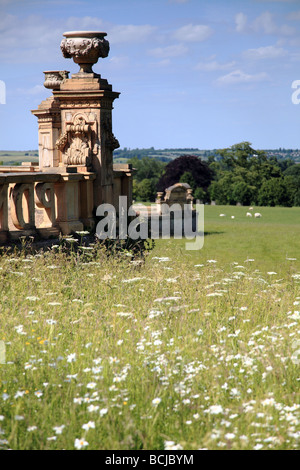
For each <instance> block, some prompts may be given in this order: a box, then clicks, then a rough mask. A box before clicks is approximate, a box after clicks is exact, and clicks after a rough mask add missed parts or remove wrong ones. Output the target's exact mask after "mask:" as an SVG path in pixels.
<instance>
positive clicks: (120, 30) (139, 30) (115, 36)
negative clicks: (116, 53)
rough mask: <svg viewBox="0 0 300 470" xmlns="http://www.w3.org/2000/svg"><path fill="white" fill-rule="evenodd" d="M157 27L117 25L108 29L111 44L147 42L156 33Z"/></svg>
mask: <svg viewBox="0 0 300 470" xmlns="http://www.w3.org/2000/svg"><path fill="white" fill-rule="evenodd" d="M156 29H157V27H156V26H151V25H149V24H146V25H138V26H137V25H132V24H129V25H116V26H112V27H111V28H109V29H108V32H109V42H110V43H111V44H117V43H124V42H135V43H140V42H142V41H145V40H146V39H148V38H149V36H151V34H153V33H154V32H155V31H156Z"/></svg>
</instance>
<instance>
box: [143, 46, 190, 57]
mask: <svg viewBox="0 0 300 470" xmlns="http://www.w3.org/2000/svg"><path fill="white" fill-rule="evenodd" d="M187 52H188V48H187V47H186V46H184V45H183V44H174V45H172V46H166V47H156V48H155V49H151V50H150V51H149V54H150V55H152V56H154V57H157V58H158V59H168V58H170V57H178V56H181V55H184V54H186V53H187Z"/></svg>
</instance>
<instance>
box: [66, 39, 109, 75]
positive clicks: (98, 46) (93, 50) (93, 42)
mask: <svg viewBox="0 0 300 470" xmlns="http://www.w3.org/2000/svg"><path fill="white" fill-rule="evenodd" d="M63 35H64V36H65V38H64V39H63V40H62V41H61V44H60V48H61V50H62V53H63V56H64V57H65V58H66V59H70V58H73V60H74V62H75V63H76V64H78V65H79V66H80V71H79V73H93V70H92V66H93V65H94V64H96V63H97V62H98V59H99V57H103V58H104V57H107V56H108V53H109V42H108V41H107V40H106V39H104V37H105V36H106V33H103V32H100V31H69V32H66V33H64V34H63Z"/></svg>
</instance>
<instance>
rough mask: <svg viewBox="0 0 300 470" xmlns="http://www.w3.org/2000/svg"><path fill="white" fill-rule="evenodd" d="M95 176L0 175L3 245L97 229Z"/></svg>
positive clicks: (0, 223)
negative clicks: (94, 227) (95, 226)
mask: <svg viewBox="0 0 300 470" xmlns="http://www.w3.org/2000/svg"><path fill="white" fill-rule="evenodd" d="M94 178H95V175H94V174H92V173H91V174H80V173H70V174H68V173H65V174H59V173H53V174H51V173H42V172H33V173H31V172H30V173H4V174H0V243H6V242H8V241H10V240H16V239H18V238H20V237H21V236H39V237H42V238H50V237H53V236H54V237H55V236H58V235H59V233H62V234H64V235H67V234H70V233H72V232H74V231H80V230H83V229H84V228H89V229H91V228H92V227H93V226H94V223H95V222H94V217H93V180H94Z"/></svg>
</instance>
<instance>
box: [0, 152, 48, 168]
mask: <svg viewBox="0 0 300 470" xmlns="http://www.w3.org/2000/svg"><path fill="white" fill-rule="evenodd" d="M38 161H39V157H38V150H27V151H17V150H16V151H13V150H1V151H0V162H3V165H8V166H10V165H21V163H22V162H38Z"/></svg>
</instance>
